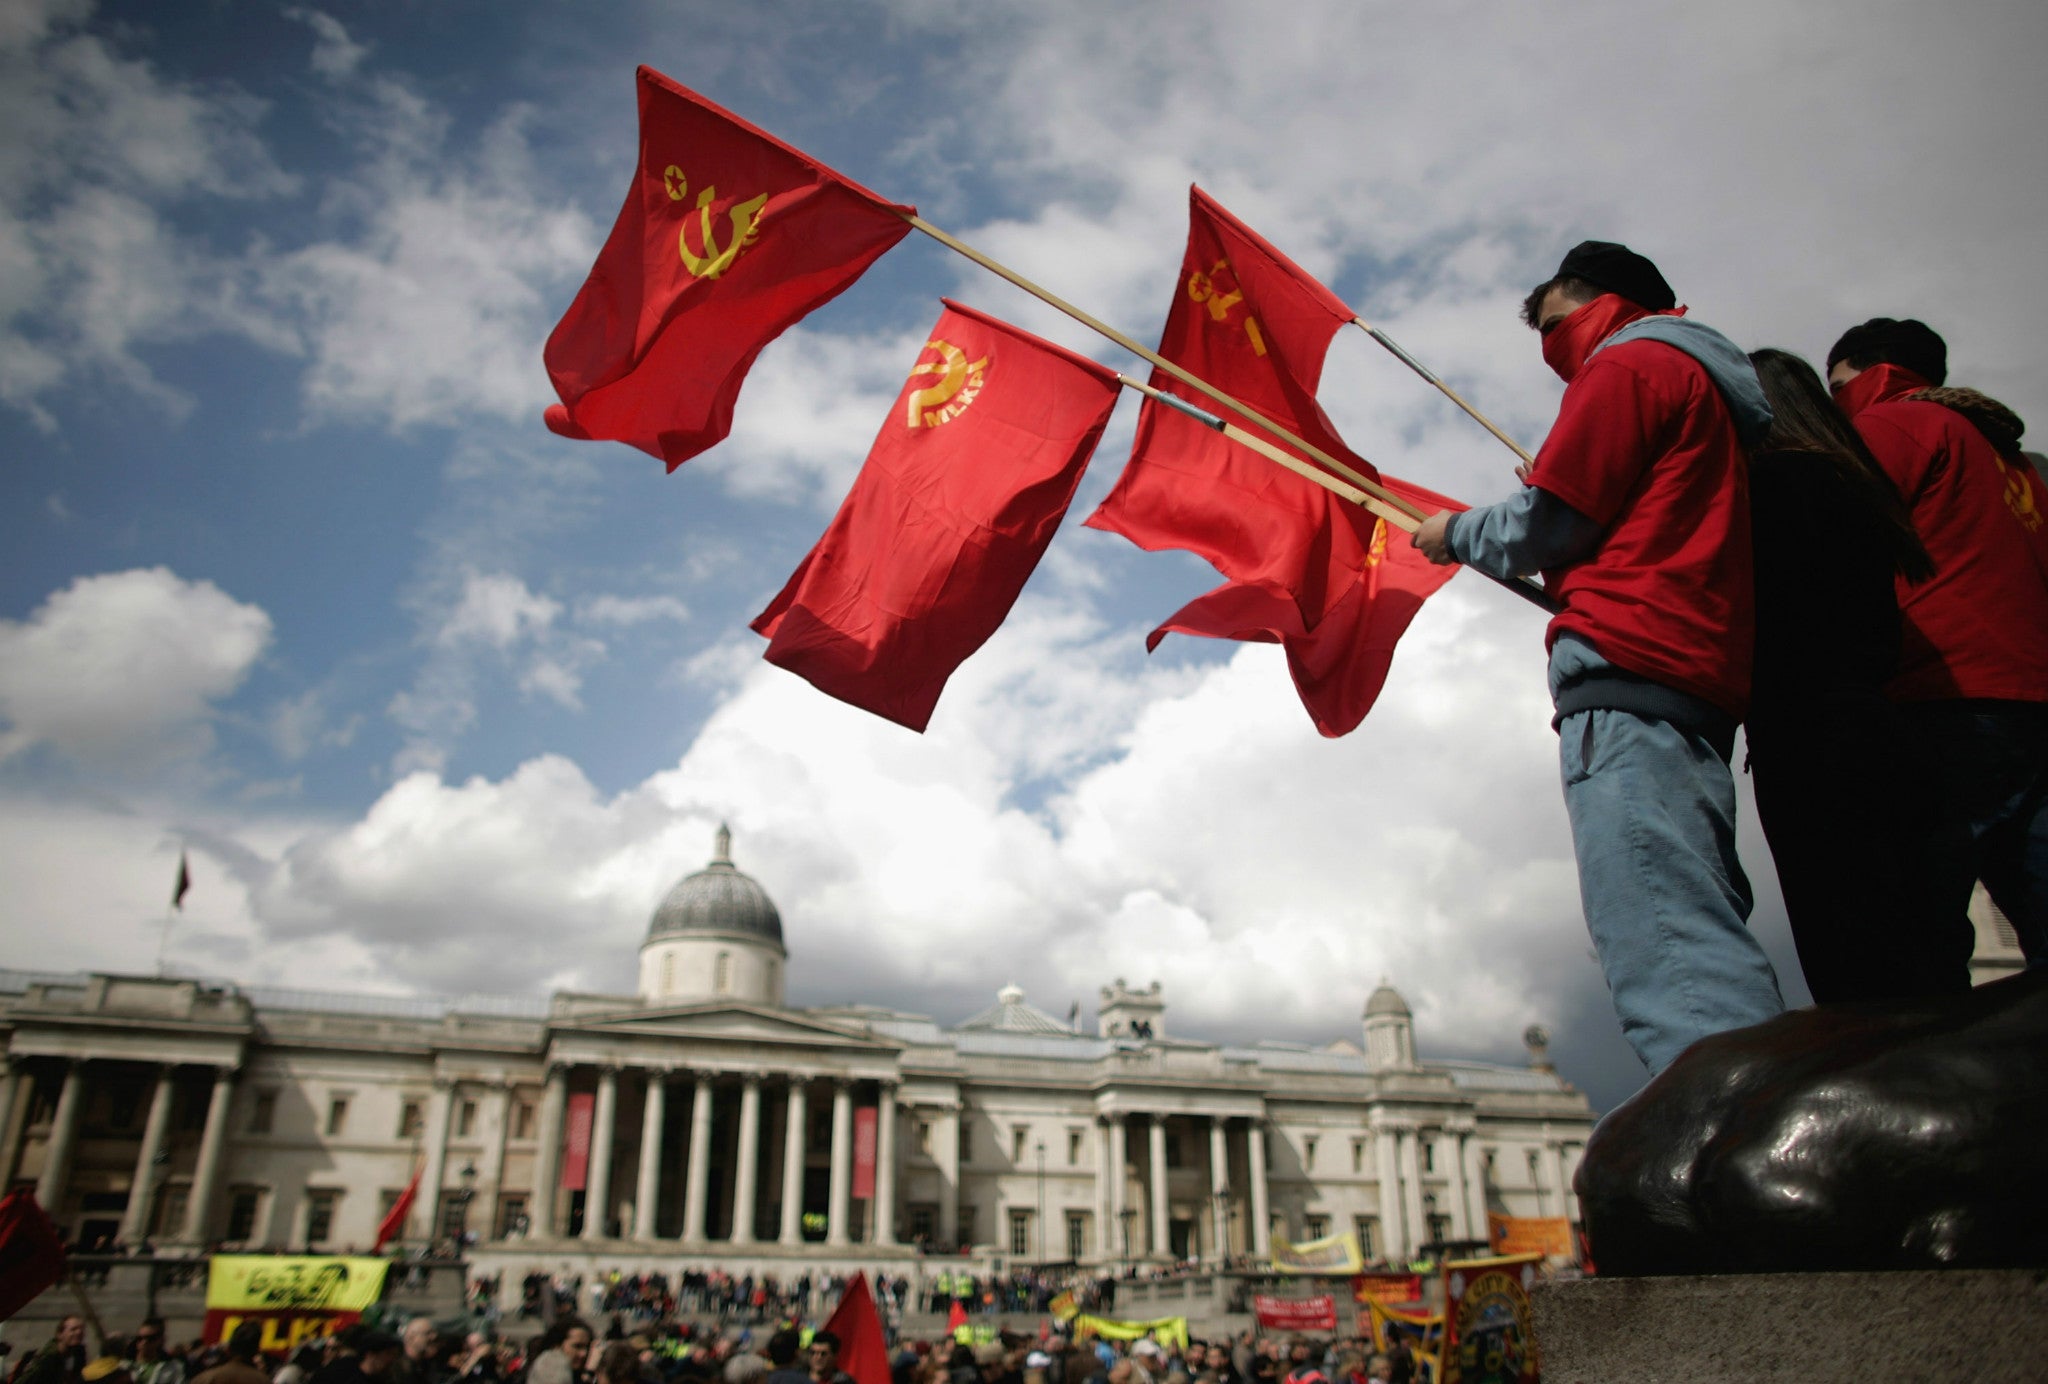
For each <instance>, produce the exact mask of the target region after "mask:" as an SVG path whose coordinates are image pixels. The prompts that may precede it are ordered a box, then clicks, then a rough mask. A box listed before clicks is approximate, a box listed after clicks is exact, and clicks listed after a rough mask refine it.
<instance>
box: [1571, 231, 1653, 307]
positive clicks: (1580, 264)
mask: <svg viewBox="0 0 2048 1384" xmlns="http://www.w3.org/2000/svg"><path fill="white" fill-rule="evenodd" d="M1557 277H1558V278H1560V279H1584V280H1585V281H1586V282H1587V283H1589V284H1591V285H1593V287H1595V288H1599V289H1605V290H1606V291H1607V292H1609V293H1619V294H1620V295H1621V296H1622V297H1624V298H1626V299H1628V300H1629V301H1630V302H1631V303H1634V304H1636V305H1637V306H1638V307H1645V308H1648V309H1649V310H1650V311H1652V312H1661V311H1663V310H1664V309H1666V308H1673V307H1677V306H1678V295H1677V294H1675V293H1673V292H1672V291H1671V285H1670V284H1667V283H1665V282H1664V276H1663V275H1662V274H1659V273H1658V272H1657V266H1656V265H1654V264H1652V263H1650V261H1648V260H1646V259H1644V258H1643V257H1642V256H1641V255H1639V254H1637V253H1636V252H1635V251H1633V250H1631V249H1629V248H1628V246H1626V245H1617V244H1615V243H1614V242H1613V241H1611V240H1582V241H1580V242H1579V243H1578V244H1577V245H1574V246H1572V248H1571V249H1570V250H1567V251H1566V252H1565V257H1564V259H1563V261H1562V262H1561V263H1559V265H1558V266H1557Z"/></svg>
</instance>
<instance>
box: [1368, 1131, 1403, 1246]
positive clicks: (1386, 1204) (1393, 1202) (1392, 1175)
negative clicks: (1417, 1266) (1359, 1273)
mask: <svg viewBox="0 0 2048 1384" xmlns="http://www.w3.org/2000/svg"><path fill="white" fill-rule="evenodd" d="M1372 1144H1373V1157H1374V1159H1375V1161H1376V1165H1377V1168H1378V1173H1379V1183H1380V1231H1381V1233H1382V1235H1383V1237H1384V1238H1385V1240H1386V1245H1385V1246H1384V1247H1383V1248H1382V1249H1381V1250H1380V1254H1381V1256H1382V1257H1383V1258H1385V1259H1386V1260H1387V1262H1388V1263H1390V1264H1405V1263H1407V1262H1408V1260H1409V1259H1410V1258H1411V1257H1412V1256H1411V1255H1410V1254H1409V1250H1410V1249H1411V1248H1413V1246H1412V1245H1410V1244H1409V1242H1408V1224H1407V1217H1406V1216H1405V1214H1404V1213H1403V1212H1402V1210H1401V1174H1400V1172H1399V1170H1398V1168H1397V1167H1396V1164H1395V1158H1396V1156H1397V1138H1396V1135H1395V1131H1394V1130H1393V1129H1392V1128H1391V1127H1390V1126H1387V1125H1384V1124H1382V1125H1376V1126H1374V1127H1373V1132H1372Z"/></svg>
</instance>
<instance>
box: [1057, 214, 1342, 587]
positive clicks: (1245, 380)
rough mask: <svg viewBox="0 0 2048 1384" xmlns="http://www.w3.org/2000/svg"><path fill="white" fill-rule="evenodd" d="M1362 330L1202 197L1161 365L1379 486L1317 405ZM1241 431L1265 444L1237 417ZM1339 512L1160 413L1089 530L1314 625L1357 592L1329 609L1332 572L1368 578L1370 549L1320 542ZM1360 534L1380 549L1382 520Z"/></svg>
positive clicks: (1164, 384) (1167, 386) (1294, 479)
mask: <svg viewBox="0 0 2048 1384" xmlns="http://www.w3.org/2000/svg"><path fill="white" fill-rule="evenodd" d="M1352 316H1353V314H1352V312H1351V310H1350V309H1349V308H1347V307H1345V306H1344V304H1343V303H1342V302H1341V301H1339V300H1338V299H1337V298H1336V297H1335V296H1334V295H1333V294H1331V293H1330V291H1329V290H1328V289H1326V288H1324V287H1323V286H1322V285H1321V284H1319V283H1317V282H1316V281H1315V280H1314V279H1312V278H1310V277H1309V275H1308V274H1307V273H1305V272H1303V271H1302V270H1301V269H1300V268H1298V267H1297V266H1296V265H1295V264H1294V263H1293V262H1292V261H1291V260H1289V259H1287V258H1286V257H1285V256H1284V255H1282V254H1281V253H1280V252H1279V251H1278V250H1275V249H1273V247H1272V246H1270V245H1268V244H1266V242H1265V241H1263V240H1261V239H1260V238H1259V237H1258V235H1257V234H1256V233H1254V232H1253V231H1251V230H1250V229H1249V228H1247V227H1246V226H1244V225H1243V224H1242V223H1240V222H1239V221H1237V220H1236V219H1235V218H1234V217H1232V216H1231V215H1230V213H1229V212H1227V211H1225V210H1224V209H1223V208H1222V207H1221V206H1219V205H1217V204H1216V203H1215V202H1213V201H1211V200H1210V198H1209V197H1208V195H1207V194H1206V193H1204V192H1203V191H1202V190H1201V189H1200V188H1193V189H1191V190H1190V192H1189V223H1188V247H1187V254H1186V256H1185V258H1184V259H1183V260H1182V263H1181V276H1180V282H1179V291H1178V292H1176V293H1175V294H1174V298H1173V305H1172V307H1171V308H1169V309H1168V311H1167V314H1166V327H1165V330H1164V331H1162V332H1161V333H1160V337H1159V354H1160V355H1162V356H1164V357H1166V358H1167V359H1168V360H1170V361H1172V362H1174V363H1175V364H1176V365H1179V366H1181V367H1182V368H1184V369H1186V370H1188V371H1189V372H1191V373H1193V374H1195V375H1197V376H1199V377H1200V378H1202V379H1205V380H1207V381H1208V382H1209V383H1211V384H1213V385H1215V386H1217V387H1218V388H1220V389H1222V390H1223V391H1224V392H1226V393H1228V394H1230V395H1232V396H1233V397H1235V398H1237V399H1238V400H1240V401H1242V402H1243V403H1245V404H1248V405H1250V406H1251V407H1252V408H1255V409H1257V410H1258V411H1259V412H1260V413H1263V414H1264V415H1265V416H1266V417H1268V418H1271V419H1272V420H1273V421H1274V422H1276V423H1279V424H1280V425H1282V426H1283V427H1286V428H1288V429H1291V430H1292V431H1293V432H1294V433H1295V434H1296V435H1297V436H1299V437H1302V438H1304V439H1306V440H1307V441H1309V442H1312V443H1314V444H1315V445H1316V446H1318V447H1320V448H1322V449H1323V450H1324V451H1325V452H1327V453H1329V454H1330V455H1331V456H1334V457H1336V458H1338V459H1339V460H1340V461H1342V462H1344V463H1345V464H1346V465H1347V466H1349V467H1351V468H1352V469H1353V470H1354V471H1356V472H1358V473H1360V474H1362V475H1364V476H1367V477H1368V478H1375V479H1376V478H1377V475H1378V473H1377V472H1376V471H1374V469H1373V468H1372V466H1371V464H1370V463H1368V462H1367V461H1365V460H1364V459H1363V458H1362V457H1358V456H1355V455H1353V454H1352V452H1351V451H1350V450H1349V449H1348V448H1346V447H1345V446H1344V442H1343V439H1341V438H1340V437H1338V436H1337V430H1336V429H1335V427H1333V426H1332V425H1331V423H1330V420H1329V419H1328V418H1327V417H1325V416H1324V414H1323V410H1322V407H1321V406H1320V405H1319V404H1317V403H1316V399H1315V390H1316V385H1317V383H1318V381H1320V380H1321V378H1322V373H1323V356H1324V354H1325V353H1326V352H1327V351H1328V350H1329V347H1330V340H1331V338H1332V337H1334V336H1335V335H1336V334H1337V329H1338V328H1339V327H1341V326H1343V325H1344V324H1345V323H1346V322H1348V321H1350V320H1351V318H1352ZM1152 383H1153V385H1154V386H1156V387H1157V388H1159V389H1162V390H1164V391H1166V392H1167V393H1170V394H1177V395H1179V396H1180V397H1182V398H1184V399H1187V400H1188V401H1189V402H1191V403H1194V404H1196V405H1197V406H1198V407H1201V408H1203V409H1204V410H1207V411H1210V412H1214V411H1216V409H1217V406H1216V405H1215V404H1213V403H1211V402H1210V401H1209V400H1208V398H1207V396H1205V395H1203V394H1201V393H1200V392H1199V391H1197V390H1195V389H1193V388H1191V387H1190V386H1188V385H1185V384H1182V383H1181V382H1180V381H1179V380H1177V379H1175V378H1174V377H1173V376H1171V375H1169V374H1167V373H1166V372H1165V371H1163V370H1155V371H1154V372H1153V374H1152ZM1231 421H1233V422H1239V423H1240V424H1241V425H1242V426H1244V427H1245V428H1247V429H1248V430H1250V431H1258V429H1257V427H1256V425H1254V424H1250V423H1245V422H1243V420H1240V419H1237V418H1235V417H1234V416H1233V417H1232V419H1231ZM1271 440H1272V441H1274V442H1276V443H1278V444H1279V445H1280V446H1281V447H1283V448H1284V449H1285V450H1287V451H1290V452H1295V453H1296V455H1300V453H1299V451H1298V450H1297V449H1296V448H1294V447H1292V446H1289V445H1288V444H1286V443H1284V442H1281V441H1280V440H1279V439H1278V438H1273V439H1271ZM1304 459H1308V458H1304ZM1340 505H1341V506H1343V507H1344V508H1345V509H1352V508H1355V507H1354V506H1350V505H1346V504H1344V502H1343V501H1339V500H1335V499H1333V498H1332V497H1331V496H1330V495H1329V493H1328V492H1327V491H1325V490H1323V489H1322V488H1321V487H1320V486H1317V485H1316V484H1315V483H1314V482H1312V481H1307V480H1304V479H1302V478H1301V477H1300V476H1297V475H1294V474H1293V473H1291V472H1289V471H1287V470H1286V469H1284V468H1283V467H1280V466H1278V465H1276V464H1274V463H1273V462H1271V461H1269V460H1267V459H1266V458H1265V457H1262V456H1259V455H1258V454H1256V453H1254V452H1252V451H1250V450H1249V449H1247V448H1245V447H1244V446H1242V445H1240V444H1238V443H1236V442H1232V441H1231V440H1230V439H1228V438H1226V437H1224V436H1223V435H1222V434H1221V433H1218V432H1216V431H1215V430H1213V429H1210V428H1206V427H1204V426H1202V425H1201V424H1200V423H1198V422H1196V421H1195V420H1194V419H1192V418H1189V417H1188V416H1187V415H1186V414H1183V413H1181V412H1179V411H1178V410H1176V409H1174V408H1172V407H1170V406H1168V405H1165V404H1161V403H1158V402H1156V401H1147V402H1146V404H1145V407H1144V411H1143V412H1142V413H1141V414H1140V415H1139V417H1138V432H1137V438H1136V440H1135V441H1134V442H1133V443H1132V445H1131V459H1130V462H1129V463H1128V464H1127V465H1126V466H1125V467H1124V473H1123V475H1122V476H1121V477H1120V478H1118V480H1117V483H1116V487H1115V489H1113V490H1112V491H1111V492H1110V494H1109V497H1108V498H1107V499H1105V500H1104V501H1103V502H1102V505H1101V507H1100V508H1098V509H1097V510H1096V511H1095V513H1094V514H1093V515H1092V516H1090V518H1089V520H1088V524H1089V526H1090V527H1091V528H1098V529H1107V530H1108V531H1110V532H1111V533H1120V534H1122V535H1123V536H1124V537H1126V538H1128V539H1130V540H1131V541H1132V542H1133V543H1136V544H1137V545H1138V546H1139V547H1141V548H1147V549H1159V548H1184V549H1186V550H1188V551H1189V552H1193V553H1197V554H1200V555H1201V556H1202V557H1205V558H1207V559H1208V560H1209V561H1210V562H1212V563H1214V564H1215V565H1216V567H1217V569H1218V570H1219V571H1221V572H1222V573H1223V574H1224V575H1225V576H1227V577H1231V578H1234V579H1236V580H1238V581H1264V582H1274V583H1277V584H1279V585H1281V586H1283V587H1285V588H1286V589H1287V590H1288V591H1291V592H1293V593H1294V594H1295V595H1296V596H1297V597H1298V598H1299V599H1300V600H1301V602H1302V606H1303V616H1304V618H1305V619H1306V620H1307V621H1308V622H1309V623H1310V624H1313V623H1314V622H1315V621H1316V619H1317V618H1319V617H1320V615H1321V613H1322V610H1323V608H1325V607H1326V606H1328V605H1329V604H1330V603H1331V602H1332V601H1334V600H1336V599H1338V598H1339V597H1340V596H1341V593H1342V591H1343V590H1344V589H1345V588H1347V587H1348V586H1349V581H1348V579H1345V580H1340V582H1339V583H1338V589H1337V591H1335V592H1332V593H1330V594H1329V595H1328V597H1327V598H1325V583H1326V582H1327V580H1328V578H1329V576H1330V570H1329V559H1330V558H1331V557H1333V556H1335V557H1339V558H1341V557H1351V558H1353V559H1355V560H1354V561H1353V562H1352V563H1351V564H1350V566H1351V568H1352V570H1354V571H1355V570H1356V569H1357V568H1358V567H1359V566H1361V565H1362V558H1363V553H1364V541H1363V539H1361V541H1360V542H1358V543H1357V544H1356V545H1352V547H1350V548H1347V549H1346V550H1345V551H1343V552H1342V553H1339V554H1331V553H1329V552H1327V551H1325V550H1323V549H1319V548H1318V547H1316V546H1315V545H1314V544H1313V543H1312V542H1311V541H1308V538H1307V536H1308V535H1311V534H1313V533H1314V532H1315V531H1316V530H1318V529H1320V528H1321V527H1322V526H1323V525H1324V524H1325V522H1326V520H1327V518H1328V516H1329V514H1330V512H1331V510H1332V507H1333V506H1340ZM1354 527H1356V528H1358V529H1359V530H1360V532H1361V533H1362V535H1363V536H1364V538H1369V537H1370V534H1371V529H1372V516H1371V515H1369V514H1367V515H1364V516H1363V517H1362V519H1361V520H1359V521H1357V522H1356V523H1355V525H1354Z"/></svg>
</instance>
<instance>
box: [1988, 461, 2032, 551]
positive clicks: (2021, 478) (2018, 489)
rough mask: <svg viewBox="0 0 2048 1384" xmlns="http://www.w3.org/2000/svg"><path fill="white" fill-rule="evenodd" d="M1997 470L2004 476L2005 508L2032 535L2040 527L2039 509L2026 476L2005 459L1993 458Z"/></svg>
mask: <svg viewBox="0 0 2048 1384" xmlns="http://www.w3.org/2000/svg"><path fill="white" fill-rule="evenodd" d="M1992 460H1994V461H1996V462H1997V463H1998V469H1999V470H2000V471H2002V472H2004V474H2005V507H2006V508H2007V509H2009V510H2011V511H2012V517H2013V518H2015V519H2017V520H2019V521H2020V527H2021V528H2023V529H2025V530H2026V531H2027V532H2028V533H2033V532H2034V531H2035V530H2037V529H2039V528H2040V527H2041V517H2042V516H2041V509H2040V506H2039V505H2036V504H2035V503H2034V488H2033V487H2032V486H2030V485H2028V484H2027V478H2026V476H2025V475H2024V474H2023V473H2021V471H2020V470H2019V468H2017V467H2014V466H2009V465H2007V464H2006V461H2005V458H2003V457H1993V458H1992Z"/></svg>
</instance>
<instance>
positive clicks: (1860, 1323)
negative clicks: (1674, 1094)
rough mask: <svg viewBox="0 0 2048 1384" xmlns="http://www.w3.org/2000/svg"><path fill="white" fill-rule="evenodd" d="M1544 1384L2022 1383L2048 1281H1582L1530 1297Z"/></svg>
mask: <svg viewBox="0 0 2048 1384" xmlns="http://www.w3.org/2000/svg"><path fill="white" fill-rule="evenodd" d="M1531 1298H1532V1300H1533V1305H1534V1307H1535V1312H1536V1339H1537V1342H1538V1343H1539V1345H1540V1347H1541V1349H1542V1351H1543V1380H1544V1384H1777V1381H1785V1384H1794V1381H1796V1382H1797V1384H1834V1381H1837V1380H1839V1381H1843V1382H1844V1384H1871V1382H1872V1381H1874V1380H1912V1381H1914V1384H1939V1382H1940V1381H1947V1380H1957V1381H1968V1382H1969V1384H2003V1382H2004V1381H2008V1380H2010V1381H2015V1384H2020V1382H2021V1381H2024V1384H2034V1382H2035V1381H2038V1380H2041V1379H2043V1378H2048V1271H2043V1270H2022V1269H1983V1270H1970V1269H1958V1270H1951V1271H1946V1272H1926V1273H1920V1272H1914V1273H1821V1274H1731V1275H1727V1276H1723V1277H1713V1278H1589V1279H1583V1280H1576V1281H1568V1282H1558V1283H1543V1284H1538V1285H1537V1287H1536V1289H1535V1291H1534V1292H1533V1293H1532V1294H1531Z"/></svg>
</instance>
